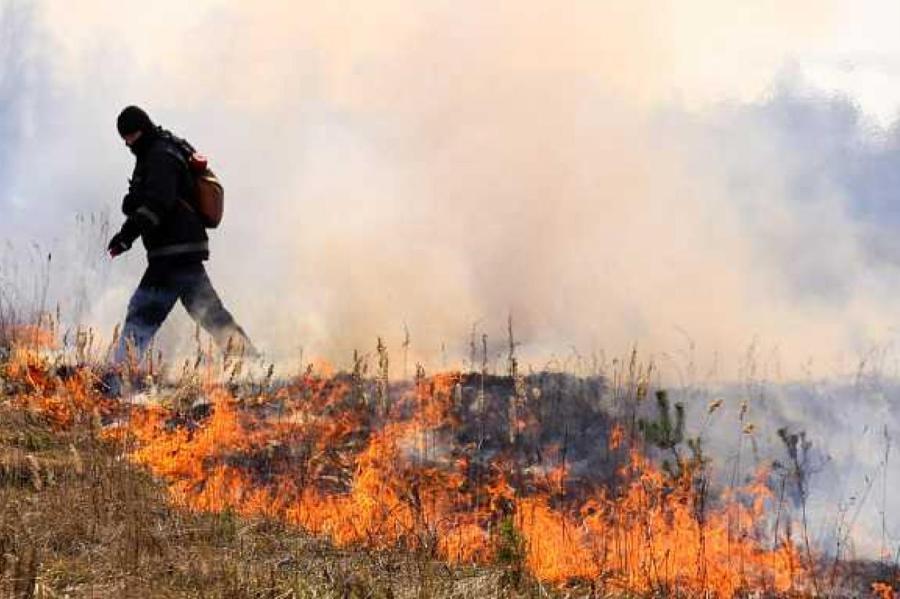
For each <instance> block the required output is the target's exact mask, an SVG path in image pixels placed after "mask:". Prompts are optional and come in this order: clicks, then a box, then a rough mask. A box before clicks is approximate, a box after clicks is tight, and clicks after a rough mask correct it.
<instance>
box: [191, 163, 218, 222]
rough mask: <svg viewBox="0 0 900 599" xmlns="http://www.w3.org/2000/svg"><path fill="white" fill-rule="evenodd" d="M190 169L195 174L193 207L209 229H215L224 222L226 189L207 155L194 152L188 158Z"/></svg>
mask: <svg viewBox="0 0 900 599" xmlns="http://www.w3.org/2000/svg"><path fill="white" fill-rule="evenodd" d="M188 169H189V170H190V171H191V174H192V175H193V176H194V187H195V188H196V190H197V192H196V194H195V195H194V202H193V203H194V205H193V208H194V209H195V210H196V212H197V214H198V215H199V216H200V220H201V221H203V226H204V227H206V228H207V229H215V228H216V227H218V226H219V223H220V222H222V214H223V213H224V212H225V189H224V188H223V187H222V183H221V182H220V181H219V178H218V177H216V174H215V173H214V172H212V169H210V168H209V161H208V160H207V159H206V156H203V155H202V154H198V153H197V152H194V153H193V154H191V156H190V157H189V158H188Z"/></svg>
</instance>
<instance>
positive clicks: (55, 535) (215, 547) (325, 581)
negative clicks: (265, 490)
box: [0, 396, 547, 598]
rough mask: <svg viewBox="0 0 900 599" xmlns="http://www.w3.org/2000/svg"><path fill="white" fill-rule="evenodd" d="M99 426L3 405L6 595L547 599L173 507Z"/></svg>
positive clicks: (506, 576) (0, 550) (511, 580)
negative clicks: (70, 423)
mask: <svg viewBox="0 0 900 599" xmlns="http://www.w3.org/2000/svg"><path fill="white" fill-rule="evenodd" d="M98 424H99V423H97V422H92V421H90V420H88V421H87V422H80V423H79V424H78V425H77V426H74V427H72V428H70V429H69V430H66V431H60V430H59V429H57V428H54V427H51V426H50V424H49V423H48V421H47V419H46V417H45V416H44V415H42V414H39V413H35V412H30V411H28V410H23V409H21V408H20V407H17V406H13V405H12V402H11V400H10V398H9V397H8V396H4V397H2V398H0V555H2V558H0V559H2V577H0V593H2V594H3V596H11V597H40V598H51V597H285V598H287V597H506V596H510V597H513V596H523V597H527V596H547V595H546V594H545V593H543V592H542V591H541V589H540V588H539V587H538V586H537V585H536V584H534V583H529V582H527V581H526V580H525V579H524V578H522V577H520V576H518V575H517V576H510V573H509V572H508V571H506V570H504V569H502V568H449V567H447V566H446V565H444V564H442V563H440V562H438V561H436V560H434V559H432V558H429V557H426V556H424V555H417V554H415V553H413V552H398V551H381V552H363V551H353V550H340V549H336V548H335V547H333V546H332V545H330V544H329V543H327V542H325V541H323V540H318V539H315V538H312V537H310V536H308V535H305V534H302V533H301V532H299V531H298V530H296V528H292V527H289V526H287V525H284V524H281V523H279V522H277V521H274V520H266V519H260V518H242V517H238V516H237V515H235V514H234V513H233V512H230V511H227V510H226V511H224V512H221V513H208V514H203V513H196V512H188V511H186V510H182V509H176V508H173V507H172V506H171V504H170V502H169V501H168V498H167V494H166V489H165V486H164V485H163V484H161V483H160V482H159V481H154V480H153V479H152V478H151V476H149V475H148V473H147V472H145V471H143V470H142V469H141V468H139V467H136V466H134V465H132V464H131V463H129V462H128V461H126V460H124V459H123V458H122V455H121V453H120V451H119V448H118V447H116V446H114V445H113V444H110V443H109V442H106V441H102V440H100V439H99V436H98V433H99V428H98Z"/></svg>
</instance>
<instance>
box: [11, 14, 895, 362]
mask: <svg viewBox="0 0 900 599" xmlns="http://www.w3.org/2000/svg"><path fill="white" fill-rule="evenodd" d="M0 6H2V7H3V13H2V15H3V16H2V19H3V21H2V31H3V33H2V34H0V60H2V61H3V64H2V65H0V66H2V68H0V102H2V108H0V158H2V162H0V206H2V208H3V211H4V212H5V214H6V218H4V219H3V220H2V224H0V233H2V234H3V235H4V236H6V237H9V238H14V239H17V240H19V243H20V245H19V247H21V243H22V240H25V241H32V240H34V241H37V242H38V243H40V244H41V245H43V246H47V247H53V248H55V249H56V251H57V253H58V256H59V257H60V259H59V260H58V261H57V262H58V266H57V267H56V268H57V269H58V272H57V273H56V276H55V279H54V290H55V292H56V293H57V295H58V296H59V297H61V298H62V299H63V301H64V302H69V303H70V304H77V306H78V308H77V310H74V311H75V312H77V314H78V318H79V319H80V320H83V321H85V322H88V323H89V324H92V325H95V326H97V327H99V328H100V329H101V330H111V328H112V326H113V324H114V323H115V322H116V321H117V320H118V319H120V318H121V317H122V313H123V311H124V305H125V302H126V301H127V297H128V294H129V293H130V291H131V289H132V287H133V285H134V284H135V283H136V280H137V277H138V276H139V273H140V270H141V268H142V266H143V260H144V258H143V256H142V255H141V254H142V252H141V251H140V250H139V249H136V250H135V251H132V252H131V253H130V255H128V256H127V257H126V258H125V259H123V260H121V261H117V262H116V263H114V264H112V265H110V264H109V263H105V262H103V259H102V247H103V243H102V242H101V241H100V239H99V238H100V237H102V234H100V233H97V232H95V231H93V229H91V227H90V226H88V225H80V228H79V225H76V223H75V214H76V213H101V212H108V213H110V214H111V215H112V220H113V226H114V227H117V226H118V224H119V222H120V215H119V214H118V204H119V199H120V198H121V195H122V193H123V192H124V188H125V180H126V178H127V176H128V173H129V169H130V164H131V157H130V155H129V154H128V153H127V152H125V151H124V148H123V146H122V144H121V141H120V140H119V139H118V138H117V137H116V135H115V130H114V127H113V122H114V119H115V115H116V113H117V112H118V110H119V109H120V108H121V107H122V106H124V105H126V104H129V103H138V104H141V105H144V106H145V107H147V109H148V110H149V112H150V113H151V115H152V116H154V117H155V118H156V119H157V121H159V122H160V123H162V124H164V125H166V126H168V127H170V128H172V129H173V130H175V131H176V132H178V133H180V134H183V135H185V136H186V137H188V138H189V139H191V140H192V141H193V142H194V143H195V145H197V146H198V147H200V148H201V149H202V150H203V151H204V152H205V153H207V154H209V155H210V156H211V158H212V160H213V162H214V166H215V168H216V170H217V171H218V172H219V173H220V175H221V177H222V179H223V180H224V181H225V183H226V188H227V197H228V203H227V204H228V207H227V209H226V217H225V224H224V225H223V227H222V228H221V229H220V230H217V231H215V232H213V234H212V242H211V243H212V248H213V250H212V251H213V259H212V260H211V262H210V265H209V267H210V271H211V273H212V275H213V277H214V280H215V281H216V282H217V284H218V286H219V287H220V288H221V291H222V294H223V295H224V296H225V298H226V302H227V303H228V304H229V306H230V307H231V308H232V310H233V312H235V314H236V315H237V316H238V318H239V319H240V320H241V321H242V322H243V323H244V324H245V325H246V328H247V329H248V330H249V331H250V333H251V334H252V335H253V336H254V337H255V338H256V339H257V341H258V343H259V344H260V345H261V346H263V347H264V348H266V349H267V350H268V351H269V353H270V354H271V355H273V356H278V357H280V358H284V359H289V358H287V356H292V355H294V354H296V352H298V351H299V348H300V347H301V346H302V347H304V348H305V349H306V351H307V352H310V353H315V354H320V355H324V356H327V357H329V358H330V359H332V360H335V361H337V362H339V363H340V362H342V361H345V360H346V357H347V356H348V355H349V353H350V351H351V350H352V348H353V347H369V346H371V345H373V341H374V338H375V336H376V335H383V336H385V337H386V338H387V339H388V341H389V343H392V344H393V345H394V346H395V347H396V345H397V344H398V343H399V341H400V339H401V337H402V330H403V326H404V323H405V324H406V325H408V327H409V329H410V331H411V334H412V337H413V351H414V354H415V356H416V357H419V358H421V359H424V360H429V361H430V362H432V363H435V362H437V360H439V359H440V356H441V354H442V352H441V349H440V348H441V345H442V344H445V345H446V346H447V348H448V349H447V352H448V353H449V354H451V358H452V359H453V360H456V359H458V358H459V357H460V356H464V355H465V353H466V349H465V343H466V337H467V335H468V331H469V329H470V327H471V326H472V324H473V323H475V322H479V323H480V324H479V327H481V328H482V329H483V330H484V331H486V332H487V333H489V334H490V335H491V338H492V339H494V340H495V341H496V344H497V345H498V347H499V346H500V345H501V340H502V337H503V333H504V327H505V321H506V315H507V314H508V313H509V312H510V311H511V312H512V313H513V316H514V318H515V319H516V322H517V327H518V329H519V336H520V338H521V340H522V341H523V351H525V352H527V353H528V354H529V355H531V356H534V359H537V357H538V356H541V357H547V356H551V355H555V356H565V355H569V354H570V353H571V352H572V349H571V348H572V347H573V346H574V347H576V348H577V349H578V350H579V351H581V352H583V353H589V352H592V351H600V350H606V351H608V352H612V353H618V352H622V351H624V350H625V348H627V347H628V346H629V345H630V344H631V343H638V345H639V347H641V348H644V349H645V350H646V351H647V352H650V353H655V354H658V355H663V354H668V355H675V354H676V353H677V352H678V351H680V350H684V349H685V348H686V347H687V344H688V342H687V341H686V339H687V338H688V337H690V338H691V339H693V341H694V342H695V344H696V348H697V352H698V359H700V360H701V361H702V363H703V365H704V368H707V367H708V368H713V365H718V366H717V368H719V369H720V370H719V371H718V374H719V375H720V376H724V377H731V376H735V375H736V374H737V372H738V367H739V363H740V360H741V356H743V355H744V352H745V349H746V348H747V347H748V345H750V344H751V343H753V342H754V340H756V342H757V343H758V345H759V347H761V348H763V349H762V350H760V351H761V354H762V355H764V356H766V357H765V358H764V359H763V358H761V360H763V361H764V362H765V363H766V365H767V366H766V368H770V369H771V371H772V372H773V373H774V372H776V371H780V372H782V374H785V375H786V376H799V375H802V374H803V373H804V372H805V371H806V369H807V368H810V366H809V364H810V362H811V363H812V367H811V368H813V369H814V370H817V371H818V372H824V373H828V372H834V371H835V370H837V369H841V368H844V367H847V366H849V365H850V364H852V363H854V362H855V361H856V360H857V359H858V358H859V357H860V356H863V355H866V354H867V353H868V352H869V351H870V350H871V349H872V348H873V347H876V346H877V345H879V344H885V343H889V342H891V341H892V340H893V339H894V336H895V331H894V328H893V327H894V326H895V324H896V323H897V322H898V316H897V314H896V310H895V306H894V298H895V297H896V296H897V292H898V291H900V276H898V274H900V273H897V272H896V267H895V264H897V263H898V258H900V245H898V244H897V242H894V241H893V239H894V238H895V237H896V234H895V233H896V227H897V226H898V225H900V216H898V215H900V212H898V210H897V208H896V205H897V202H896V199H895V198H896V193H897V190H898V185H897V184H898V183H900V177H898V175H897V174H896V173H898V172H900V170H898V167H900V149H898V148H900V138H898V136H897V135H896V132H895V130H894V128H893V125H894V122H895V116H896V114H897V110H898V107H900V36H897V35H896V32H895V27H894V25H895V24H896V23H897V22H900V5H897V4H896V3H891V2H863V3H860V2H854V3H850V2H812V1H805V0H801V1H798V2H791V3H784V2H775V1H762V2H754V3H747V2H736V1H735V2H723V1H688V2H685V1H680V2H674V1H673V2H666V1H654V2H651V1H643V0H638V1H628V2H624V1H623V2H588V1H581V2H578V1H573V2H559V3H543V2H516V3H502V2H449V1H435V2H421V1H411V0H389V1H380V2H342V3H305V2H273V1H269V2H265V1H263V2H255V3H252V4H251V3H245V2H234V1H232V2H226V1H213V0H203V1H195V2H190V3H185V2H182V1H179V2H175V1H170V0H160V1H158V2H154V3H152V4H150V3H144V2H142V3H138V2H122V1H116V2H113V1H96V0H82V1H80V2H78V4H77V10H76V9H74V8H73V7H74V5H73V4H72V3H68V2H56V1H44V2H25V1H17V0H0ZM7 278H10V276H9V275H7ZM78 298H80V299H78ZM276 315H277V317H275V316H276ZM186 329H190V327H188V326H187V324H186V322H185V321H184V320H183V319H181V320H178V319H176V320H175V321H174V323H173V324H171V325H169V326H167V328H166V334H167V335H169V337H170V339H171V341H172V342H174V340H175V339H177V337H178V332H179V331H184V330H186Z"/></svg>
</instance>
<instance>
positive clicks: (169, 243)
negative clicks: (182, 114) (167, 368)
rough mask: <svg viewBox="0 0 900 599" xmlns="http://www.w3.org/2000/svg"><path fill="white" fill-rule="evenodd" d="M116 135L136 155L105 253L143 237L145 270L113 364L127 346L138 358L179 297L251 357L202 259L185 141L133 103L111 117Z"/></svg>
mask: <svg viewBox="0 0 900 599" xmlns="http://www.w3.org/2000/svg"><path fill="white" fill-rule="evenodd" d="M116 125H117V128H118V130H119V135H121V136H122V139H123V140H125V143H126V144H127V145H128V147H129V148H130V149H131V152H132V153H133V154H134V155H135V158H136V162H135V166H134V173H133V174H132V176H131V181H130V184H129V189H128V193H127V194H126V195H125V198H124V199H123V200H122V212H123V213H124V214H125V216H126V220H125V223H124V224H123V225H122V228H121V230H120V231H119V232H118V233H116V234H115V235H114V236H113V238H112V239H111V240H110V242H109V247H108V251H109V254H110V256H112V257H116V256H118V255H119V254H122V253H123V252H126V251H128V250H129V249H130V248H131V245H132V243H134V241H135V240H136V239H137V238H138V237H141V239H142V241H143V243H144V247H145V248H146V250H147V261H148V266H147V270H146V272H145V273H144V276H143V278H142V279H141V282H140V284H139V285H138V287H137V289H136V290H135V292H134V294H133V295H132V296H131V300H130V301H129V303H128V313H127V316H126V318H125V326H124V328H123V330H122V336H121V338H120V340H119V344H118V347H117V349H116V354H115V361H116V363H117V364H122V363H123V362H124V361H125V360H126V358H127V355H128V351H129V345H130V346H131V347H133V349H134V352H135V355H136V357H138V358H141V357H142V356H143V354H144V351H145V350H146V348H147V346H148V345H149V343H150V340H151V339H152V338H153V335H154V334H156V332H157V330H159V327H160V326H161V325H162V323H163V321H164V320H165V319H166V316H168V314H169V312H170V311H171V310H172V307H173V306H174V305H175V302H176V301H177V300H181V303H182V304H183V305H184V307H185V309H187V311H188V314H190V315H191V317H192V318H193V319H194V320H195V321H197V322H198V323H199V324H200V325H201V326H202V327H203V328H204V329H205V330H206V331H207V332H209V334H210V335H212V337H213V339H215V341H216V344H217V345H218V346H219V347H220V348H222V349H224V348H226V347H233V348H236V350H237V351H244V352H247V353H249V354H250V355H255V354H256V351H255V349H254V348H253V345H252V344H251V343H250V339H249V338H248V337H247V335H246V334H245V333H244V330H243V329H242V328H241V327H240V326H238V324H237V323H236V322H235V321H234V318H232V316H231V314H230V313H229V312H228V310H226V309H225V307H224V306H223V305H222V301H221V300H220V299H219V296H218V294H217V293H216V291H215V289H213V286H212V283H211V282H210V280H209V276H208V275H207V274H206V269H205V268H204V267H203V261H204V260H207V259H208V258H209V248H208V246H207V236H206V230H205V227H204V224H203V221H202V219H201V215H200V214H198V211H197V208H196V206H195V205H194V201H193V198H195V193H196V188H195V185H196V182H195V180H194V176H193V175H192V173H191V170H190V168H189V165H188V157H186V156H185V155H184V154H185V148H187V149H188V150H192V148H191V147H190V145H189V144H187V142H184V141H183V140H180V139H178V138H176V137H175V136H174V135H172V134H171V133H169V132H168V131H166V130H165V129H163V128H162V127H158V126H156V125H155V124H154V123H153V121H152V120H151V119H150V117H149V116H148V115H147V113H146V112H144V111H143V110H142V109H140V108H138V107H137V106H129V107H127V108H125V109H124V110H123V111H122V112H121V113H120V114H119V117H118V119H117V123H116Z"/></svg>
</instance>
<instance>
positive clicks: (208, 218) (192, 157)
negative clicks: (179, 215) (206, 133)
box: [164, 131, 225, 229]
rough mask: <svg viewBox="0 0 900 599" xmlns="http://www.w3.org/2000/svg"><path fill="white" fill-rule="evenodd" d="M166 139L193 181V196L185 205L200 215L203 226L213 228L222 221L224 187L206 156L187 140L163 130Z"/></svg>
mask: <svg viewBox="0 0 900 599" xmlns="http://www.w3.org/2000/svg"><path fill="white" fill-rule="evenodd" d="M164 136H165V138H166V139H168V140H169V141H171V142H172V144H174V146H175V149H176V150H177V151H173V152H172V154H173V155H176V154H177V158H178V159H179V160H180V161H182V162H183V163H184V164H185V165H186V166H187V169H188V173H190V175H191V177H192V179H193V182H194V194H193V195H194V197H192V198H190V200H191V201H190V202H188V201H185V200H182V201H184V203H185V205H186V206H187V207H188V208H190V209H191V211H192V212H194V213H196V214H197V216H199V217H200V220H201V222H202V223H203V226H204V227H206V228H207V229H215V228H216V227H218V226H219V223H221V222H222V214H223V212H224V211H225V189H224V188H223V187H222V182H221V181H219V178H218V177H217V176H216V174H215V173H214V172H213V171H212V169H210V168H209V161H208V160H207V158H206V156H204V155H203V154H200V153H199V152H197V151H196V150H195V149H194V146H192V145H191V144H190V143H188V142H187V140H184V139H181V138H180V137H176V136H175V135H172V134H171V133H169V132H168V131H165V132H164Z"/></svg>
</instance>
